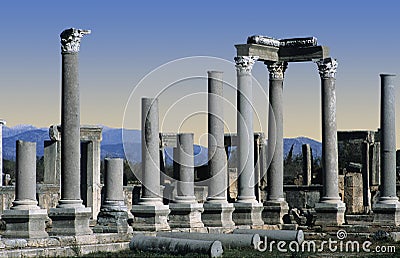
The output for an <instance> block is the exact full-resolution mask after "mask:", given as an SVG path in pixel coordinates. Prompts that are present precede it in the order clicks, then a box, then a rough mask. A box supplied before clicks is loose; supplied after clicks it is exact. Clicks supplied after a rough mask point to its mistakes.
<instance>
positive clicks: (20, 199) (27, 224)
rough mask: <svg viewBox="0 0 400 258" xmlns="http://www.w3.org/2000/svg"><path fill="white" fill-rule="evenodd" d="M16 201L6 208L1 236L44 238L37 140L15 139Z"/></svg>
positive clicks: (45, 211) (45, 214) (44, 216)
mask: <svg viewBox="0 0 400 258" xmlns="http://www.w3.org/2000/svg"><path fill="white" fill-rule="evenodd" d="M16 145H17V146H16V147H17V148H16V149H17V160H16V167H15V171H16V185H15V201H14V202H13V206H12V207H11V209H10V210H5V211H4V214H3V215H2V219H3V220H4V221H5V222H6V231H5V232H4V234H3V235H2V236H3V237H11V238H45V237H48V234H47V232H46V231H45V229H46V225H45V221H46V219H47V210H46V209H40V207H39V206H38V205H37V204H38V202H37V201H36V143H35V142H23V141H17V144H16Z"/></svg>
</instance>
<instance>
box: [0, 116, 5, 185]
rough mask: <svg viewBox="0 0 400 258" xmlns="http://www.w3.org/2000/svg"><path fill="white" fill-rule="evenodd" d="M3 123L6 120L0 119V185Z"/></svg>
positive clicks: (0, 176)
mask: <svg viewBox="0 0 400 258" xmlns="http://www.w3.org/2000/svg"><path fill="white" fill-rule="evenodd" d="M3 125H6V121H5V120H3V119H0V186H3Z"/></svg>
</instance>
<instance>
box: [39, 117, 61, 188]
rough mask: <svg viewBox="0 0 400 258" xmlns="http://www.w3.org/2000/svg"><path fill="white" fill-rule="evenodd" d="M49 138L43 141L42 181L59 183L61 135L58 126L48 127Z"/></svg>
mask: <svg viewBox="0 0 400 258" xmlns="http://www.w3.org/2000/svg"><path fill="white" fill-rule="evenodd" d="M49 138H50V140H48V141H44V178H43V183H45V184H55V185H60V180H61V179H60V176H61V135H60V132H59V126H57V125H51V126H50V128H49Z"/></svg>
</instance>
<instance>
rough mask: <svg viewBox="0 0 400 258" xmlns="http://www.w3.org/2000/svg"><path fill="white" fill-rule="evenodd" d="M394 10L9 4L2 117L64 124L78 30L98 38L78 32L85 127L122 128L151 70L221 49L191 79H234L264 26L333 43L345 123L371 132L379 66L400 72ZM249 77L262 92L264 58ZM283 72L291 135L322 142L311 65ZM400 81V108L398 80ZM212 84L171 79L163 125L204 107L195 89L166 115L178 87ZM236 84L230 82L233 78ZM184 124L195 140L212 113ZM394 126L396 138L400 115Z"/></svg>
mask: <svg viewBox="0 0 400 258" xmlns="http://www.w3.org/2000/svg"><path fill="white" fill-rule="evenodd" d="M399 7H400V4H399V3H397V1H385V0H383V1H329V2H324V1H208V0H204V1H196V2H195V1H2V2H1V3H0V29H1V30H0V31H1V40H0V87H1V94H0V117H1V118H3V119H5V120H6V121H7V123H8V125H9V126H14V125H17V124H33V125H35V126H39V127H48V126H49V125H51V124H56V123H59V122H60V87H61V86H60V85H61V84H60V71H61V67H60V60H61V55H60V43H59V40H60V39H59V34H60V32H61V31H62V30H64V29H66V28H70V27H76V28H82V29H91V30H92V34H91V35H88V36H85V38H84V39H82V44H81V52H80V85H81V93H80V94H81V122H82V124H104V125H108V126H111V127H121V126H123V117H124V110H125V106H126V105H127V101H128V98H129V96H130V94H131V93H132V91H134V89H137V88H135V86H136V85H138V83H139V82H140V80H141V79H142V78H143V77H145V76H146V75H147V74H148V73H149V72H151V71H152V70H154V69H157V68H158V67H159V66H160V65H163V64H165V63H167V62H170V61H173V60H176V59H179V58H185V57H192V56H210V57H216V58H219V59H220V60H219V61H218V62H215V63H213V62H212V61H210V65H209V67H207V65H204V70H203V71H202V70H200V71H196V72H197V73H196V74H195V75H198V74H200V75H203V76H206V71H207V70H214V69H223V71H224V73H225V74H226V76H227V78H228V77H229V76H231V75H232V76H234V72H235V70H234V69H235V68H234V65H233V64H232V63H229V62H232V61H233V57H234V56H235V54H236V51H235V48H234V45H235V44H240V43H245V41H246V38H247V36H249V35H253V34H261V35H268V36H272V37H275V38H287V37H299V36H315V37H317V38H318V42H319V44H321V45H327V46H329V47H330V50H331V51H330V53H331V56H332V57H334V58H337V59H338V62H339V68H338V73H337V84H336V86H337V125H338V130H353V129H371V130H375V129H376V128H377V127H379V95H380V89H379V73H382V72H384V73H395V74H398V75H399V77H400V66H399V65H398V62H399V60H400V49H399V46H400V33H399V25H400V13H399V10H400V8H399ZM200 59H201V60H200V62H203V61H204V60H207V59H204V58H200ZM222 60H226V61H222ZM197 61H198V59H196V62H197ZM196 62H195V63H196ZM178 63H179V62H178ZM190 66H191V65H190V63H185V62H183V63H180V66H178V68H182V69H181V70H179V69H178V70H177V69H175V70H173V71H172V70H171V71H172V72H169V73H168V69H167V74H165V76H166V77H165V78H163V77H162V76H160V75H157V76H158V77H156V79H158V81H157V80H154V78H152V82H153V83H152V84H151V85H146V87H148V88H143V87H142V89H141V90H140V91H136V92H135V94H132V98H131V100H130V103H131V102H132V103H135V105H137V107H139V104H138V103H140V97H141V95H143V96H144V95H146V96H152V94H154V93H157V92H159V89H162V88H164V87H165V86H167V85H166V84H167V82H168V81H169V80H170V79H171V78H175V77H176V78H185V77H187V76H188V74H191V73H190V71H189V70H190ZM194 67H196V68H198V67H202V68H203V64H201V65H200V64H198V63H196V64H195V65H194ZM171 73H174V74H173V76H172V75H171ZM161 74H162V73H161ZM253 74H254V76H255V79H257V81H258V82H259V83H260V85H261V86H260V87H261V88H264V89H266V88H267V85H268V84H267V78H268V73H267V71H266V69H265V67H264V65H262V64H261V63H258V64H256V65H255V67H254V72H253ZM171 76H172V77H171ZM153 77H154V76H153ZM170 77H171V78H170ZM285 77H286V78H285V86H284V101H285V103H284V105H285V106H284V108H285V110H284V123H285V126H284V134H285V137H296V136H308V137H311V138H314V139H317V140H320V138H321V136H320V135H321V125H320V123H321V122H320V121H321V118H320V106H321V104H320V82H319V76H318V72H317V68H316V65H315V64H313V63H302V64H289V68H288V70H287V71H286V74H285ZM229 80H230V79H229ZM396 82H397V86H398V87H397V90H396V91H397V92H396V93H397V99H398V101H397V103H398V104H397V113H398V114H400V90H399V88H400V79H399V78H397V79H396ZM197 83H198V84H197ZM205 83H206V80H200V81H199V82H196V83H193V80H192V83H191V85H200V86H198V87H192V88H193V89H194V88H196V90H193V91H191V90H190V88H188V89H186V90H182V89H183V88H181V89H180V88H179V87H178V88H176V89H175V90H174V89H173V87H172V88H171V89H170V90H169V91H168V92H166V93H165V94H164V95H160V120H161V119H164V120H165V119H166V117H167V115H168V116H169V117H168V119H166V120H168V121H169V122H168V123H166V124H165V125H164V124H163V126H165V127H163V130H164V131H171V130H174V128H177V126H178V125H179V124H181V123H182V121H183V120H184V117H185V116H187V114H185V113H184V112H183V113H180V112H181V111H182V110H183V109H186V107H187V110H185V111H186V113H190V112H194V111H190V112H188V110H197V108H198V109H199V110H201V109H202V108H203V109H204V107H206V103H205V101H204V99H203V101H202V98H201V97H200V98H198V99H197V101H198V102H196V101H194V100H193V101H189V102H188V103H186V104H185V102H184V101H183V102H181V107H180V108H178V110H176V111H174V112H169V113H168V112H167V111H168V108H170V107H171V105H168V101H171V99H174V98H177V96H179V94H183V93H185V94H186V95H187V94H190V93H195V92H204V90H206V84H205ZM232 83H233V84H235V80H234V77H233V82H232ZM201 85H203V86H201ZM201 87H203V88H201ZM199 88H201V90H199ZM261 88H260V89H261ZM254 91H255V97H254V98H255V107H256V109H257V110H259V111H258V114H259V115H260V124H261V125H260V126H258V125H255V128H256V129H258V128H261V130H265V126H266V118H265V113H266V110H267V108H265V106H266V104H265V96H263V94H261V93H262V90H260V91H259V90H258V89H255V90H254ZM226 94H227V96H230V97H231V98H232V100H233V101H234V100H235V98H234V91H231V92H230V90H229V89H227V90H226ZM266 99H267V98H266ZM196 103H197V104H196ZM196 105H198V106H196ZM128 106H129V105H128ZM228 106H229V105H227V107H228ZM190 108H192V109H190ZM129 110H131V111H130V113H129V112H128V113H127V115H129V119H130V121H131V122H130V124H126V125H124V126H128V127H133V128H139V127H140V126H139V125H140V110H139V108H137V109H136V108H133V107H132V108H127V111H129ZM135 110H136V111H135ZM225 113H226V115H227V117H228V118H227V121H228V122H227V127H229V130H231V131H235V130H236V126H235V122H234V119H235V114H234V110H232V111H229V108H227V110H226V112H225ZM397 117H399V115H398V116H397ZM256 120H257V119H256ZM185 121H189V122H188V125H187V126H186V130H194V131H195V133H196V138H197V139H196V141H199V137H200V135H201V134H202V133H205V132H206V117H205V116H204V115H198V116H193V117H192V118H188V119H187V120H185ZM397 128H398V129H397V136H398V137H397V138H398V142H399V140H400V139H399V138H400V135H399V132H400V119H397ZM398 146H399V144H398Z"/></svg>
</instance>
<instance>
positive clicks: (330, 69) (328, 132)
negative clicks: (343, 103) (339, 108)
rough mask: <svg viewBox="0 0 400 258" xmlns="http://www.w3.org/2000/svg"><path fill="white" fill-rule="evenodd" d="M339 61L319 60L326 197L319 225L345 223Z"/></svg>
mask: <svg viewBox="0 0 400 258" xmlns="http://www.w3.org/2000/svg"><path fill="white" fill-rule="evenodd" d="M337 65H338V63H337V61H336V60H335V59H333V58H325V59H322V60H320V61H317V66H318V70H319V74H320V77H321V103H322V112H321V113H322V178H323V196H322V197H321V199H320V201H319V202H318V203H316V204H315V210H316V212H317V221H316V223H317V224H320V225H341V224H343V223H344V212H345V210H346V205H345V203H344V202H342V200H341V199H340V197H339V186H338V184H339V173H338V170H339V168H338V149H337V128H336V86H335V81H336V79H335V75H336V69H337Z"/></svg>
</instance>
